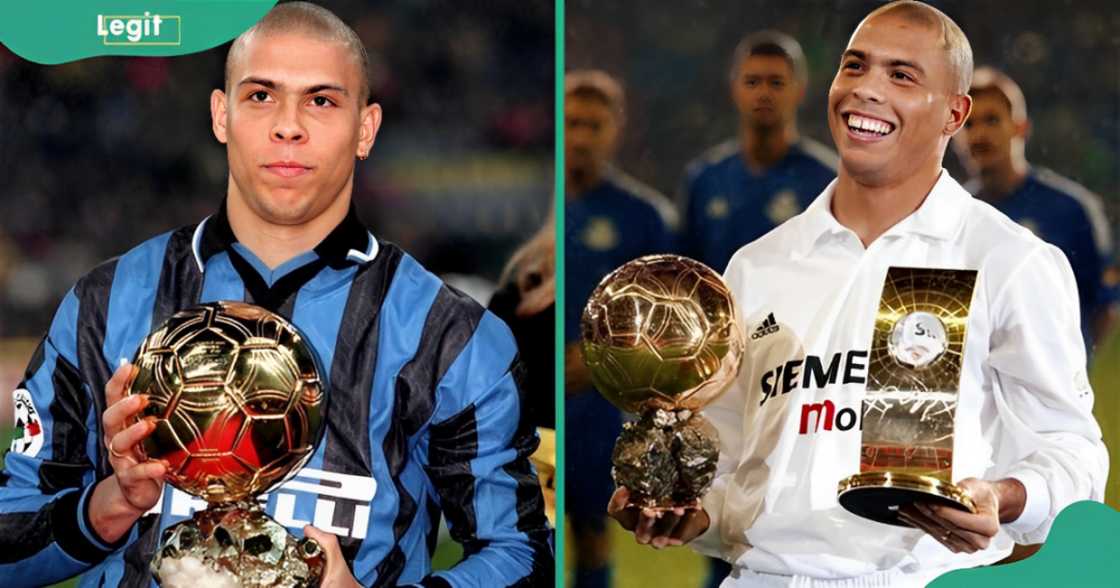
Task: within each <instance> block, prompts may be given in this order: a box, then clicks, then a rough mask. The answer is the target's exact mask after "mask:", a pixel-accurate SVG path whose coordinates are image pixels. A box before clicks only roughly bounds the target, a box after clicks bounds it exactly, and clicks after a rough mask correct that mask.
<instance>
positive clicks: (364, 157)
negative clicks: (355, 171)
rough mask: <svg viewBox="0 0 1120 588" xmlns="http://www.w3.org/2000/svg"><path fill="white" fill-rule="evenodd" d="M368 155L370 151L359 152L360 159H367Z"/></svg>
mask: <svg viewBox="0 0 1120 588" xmlns="http://www.w3.org/2000/svg"><path fill="white" fill-rule="evenodd" d="M368 157H369V153H359V154H358V159H360V160H362V161H365V160H366V158H368Z"/></svg>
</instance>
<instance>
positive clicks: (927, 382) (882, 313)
mask: <svg viewBox="0 0 1120 588" xmlns="http://www.w3.org/2000/svg"><path fill="white" fill-rule="evenodd" d="M975 286H976V271H975V270H953V269H931V268H907V267H891V268H889V269H888V270H887V277H886V280H885V283H884V284H883V293H882V296H881V298H880V301H879V312H878V314H877V315H876V319H875V333H874V336H873V339H872V343H871V355H870V358H869V362H868V378H867V392H866V394H865V396H864V400H863V444H862V448H861V453H860V471H859V473H858V474H855V475H852V476H849V477H847V478H845V479H843V480H841V481H840V485H839V489H838V493H839V495H838V499H839V501H840V505H841V506H843V507H844V508H845V509H847V510H848V511H850V512H852V513H854V514H857V515H859V516H861V517H864V518H868V519H871V520H873V521H878V522H880V523H886V524H890V525H896V526H903V527H907V526H910V525H909V524H908V523H906V522H904V521H903V520H902V519H899V518H898V511H899V509H900V508H902V507H903V506H906V505H909V504H912V503H914V502H930V503H936V504H942V505H946V506H951V507H953V508H957V509H960V510H966V511H970V512H975V507H974V506H973V504H972V500H971V499H970V498H969V497H968V494H967V493H965V492H964V491H963V490H962V489H961V488H960V487H958V486H957V485H956V484H954V483H953V429H954V418H955V415H956V410H957V393H958V391H959V390H960V380H961V367H962V364H963V361H964V343H965V334H966V332H967V328H968V314H969V308H970V307H971V305H972V294H973V290H974V289H975Z"/></svg>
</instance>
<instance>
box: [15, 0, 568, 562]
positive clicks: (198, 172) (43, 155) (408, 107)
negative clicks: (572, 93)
mask: <svg viewBox="0 0 1120 588" xmlns="http://www.w3.org/2000/svg"><path fill="white" fill-rule="evenodd" d="M316 3H317V4H320V5H322V6H325V7H326V8H329V9H331V10H332V11H334V12H335V13H336V14H337V15H338V16H339V17H340V18H342V19H343V20H344V21H345V22H347V23H348V24H350V25H351V26H352V27H353V28H354V29H355V30H356V31H357V32H358V34H359V36H360V37H361V38H362V40H363V42H364V43H365V45H366V47H367V49H368V50H369V51H370V57H371V59H372V61H373V66H374V79H373V96H374V98H375V100H377V101H378V102H379V103H380V104H381V106H382V108H383V109H384V123H383V125H382V127H381V131H380V133H379V135H378V138H377V143H376V144H375V146H374V150H373V152H372V154H371V157H370V158H369V160H367V161H365V162H360V163H359V165H358V168H357V171H356V178H355V186H354V201H355V203H356V205H357V208H358V211H359V214H360V216H361V217H362V219H363V220H364V221H365V222H366V223H367V224H368V225H369V226H370V228H371V229H372V231H373V232H374V234H375V235H377V236H378V237H379V238H381V239H388V240H390V241H393V242H395V243H397V244H399V245H401V246H402V247H403V248H404V249H405V250H406V251H408V252H409V253H411V254H412V255H413V256H414V257H416V258H417V259H418V260H419V261H420V262H421V263H423V264H424V265H425V266H426V267H428V268H429V269H431V270H432V271H434V272H436V273H438V274H440V275H442V276H444V277H445V278H447V279H449V281H451V282H452V283H454V284H456V285H457V286H459V287H460V288H462V289H464V290H465V291H467V292H468V293H470V294H472V295H473V296H475V297H476V298H477V299H479V300H480V301H481V302H482V303H483V304H485V303H486V302H488V300H489V298H490V294H491V293H492V291H493V288H494V286H495V285H496V284H495V283H496V281H497V279H498V276H499V273H500V272H501V269H502V267H503V266H504V264H505V262H506V260H507V259H508V258H509V256H510V254H511V253H512V252H513V250H514V249H515V248H516V246H517V245H519V244H520V243H521V242H522V241H524V240H525V239H526V238H527V237H528V236H530V235H531V234H532V233H534V232H535V231H536V229H537V228H538V227H539V226H541V224H542V223H543V222H545V219H546V218H547V214H548V212H549V210H550V206H551V202H552V199H551V195H552V177H553V170H552V161H553V159H552V153H553V139H554V134H553V110H552V108H553V72H554V69H553V56H554V49H553V47H554V36H553V35H554V26H553V24H554V18H553V13H554V7H553V3H552V1H551V0H532V1H524V0H491V1H489V2H486V3H485V5H479V4H475V3H463V2H455V1H453V0H417V1H410V2H387V1H386V2H361V1H357V0H350V1H331V0H325V1H323V0H316ZM227 49H228V44H227V45H223V46H221V47H218V48H215V49H212V50H209V51H205V52H202V53H197V54H193V55H188V56H182V57H175V58H167V59H164V58H120V57H116V58H96V59H86V60H82V61H79V62H75V63H70V64H65V65H58V66H51V67H47V66H41V65H38V64H33V63H30V62H27V61H24V60H22V59H20V58H18V57H16V56H15V55H13V54H12V53H11V52H10V51H8V50H7V49H5V48H4V47H3V46H2V45H0V129H2V133H3V135H2V137H0V178H3V181H2V183H0V389H3V390H4V392H3V393H0V398H2V399H3V400H0V423H2V424H0V451H2V450H3V449H7V447H8V436H9V433H10V424H11V410H10V406H9V405H10V401H11V399H10V395H9V394H8V391H10V390H12V389H14V388H15V386H16V385H17V383H18V382H19V381H20V379H21V378H22V374H23V370H24V368H25V365H26V363H27V361H28V359H29V358H30V356H31V353H32V351H33V349H34V347H35V345H36V344H37V343H38V340H39V338H40V337H41V336H42V333H44V332H45V330H46V329H47V327H48V325H49V322H50V320H51V317H52V315H53V313H54V309H55V307H56V305H57V304H58V303H59V301H60V300H61V299H62V297H63V295H64V294H65V293H66V291H67V289H69V288H70V287H71V286H72V285H73V284H74V282H75V281H76V280H77V279H78V278H79V277H80V276H81V275H83V274H84V273H85V272H86V271H88V270H90V269H92V268H93V267H94V266H95V265H96V264H97V263H98V262H100V261H101V260H104V259H107V258H109V257H112V256H115V255H118V254H120V253H123V252H124V251H126V250H128V249H129V248H131V247H132V246H134V245H136V244H138V243H140V242H141V241H143V240H145V239H147V238H149V237H151V236H154V235H156V234H158V233H162V232H164V231H167V230H170V229H172V228H175V227H177V226H181V225H184V224H189V223H194V222H197V221H199V220H200V219H202V218H203V217H204V216H206V215H209V214H211V213H213V211H214V210H215V209H216V208H217V206H218V205H219V203H220V202H221V198H222V197H223V195H224V193H225V185H226V177H227V167H226V156H225V149H224V147H223V146H222V145H221V144H219V143H218V142H217V141H216V140H215V139H214V137H213V135H212V134H211V130H210V114H209V95H210V91H211V89H213V88H216V87H221V85H222V75H223V64H224V61H225V54H226V50H227ZM540 393H543V394H547V395H549V397H550V398H551V397H552V393H553V392H552V390H551V389H550V390H544V391H540ZM449 543H450V542H449ZM457 547H458V546H457V545H455V544H454V543H450V544H449V545H447V546H446V547H445V548H443V549H441V551H440V553H439V554H438V561H437V565H440V566H444V567H446V566H447V565H449V564H452V563H454V562H455V561H458V556H459V552H458V550H457Z"/></svg>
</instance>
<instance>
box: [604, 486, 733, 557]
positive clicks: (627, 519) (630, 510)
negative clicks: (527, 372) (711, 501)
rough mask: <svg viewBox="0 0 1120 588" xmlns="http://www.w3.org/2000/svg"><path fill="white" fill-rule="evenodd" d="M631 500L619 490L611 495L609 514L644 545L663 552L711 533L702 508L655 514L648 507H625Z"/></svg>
mask: <svg viewBox="0 0 1120 588" xmlns="http://www.w3.org/2000/svg"><path fill="white" fill-rule="evenodd" d="M629 501H630V491H629V490H627V489H626V488H623V487H620V488H619V489H618V490H615V491H614V495H613V496H611V502H610V504H609V505H607V514H608V515H610V516H611V518H613V519H614V520H616V521H618V523H619V524H620V525H622V528H623V529H626V530H627V531H632V532H633V533H634V538H635V539H637V541H638V543H641V544H642V545H651V546H653V548H654V549H661V548H662V547H668V546H673V545H684V544H685V543H688V542H689V541H692V540H693V539H695V538H697V537H699V536H700V535H701V534H703V533H704V531H707V530H708V525H710V524H711V519H709V518H708V512H707V511H705V510H704V508H703V507H697V508H695V509H685V508H683V507H677V508H674V509H673V510H666V511H656V510H652V509H649V508H638V507H636V506H629V507H628V506H626V503H628V502H629Z"/></svg>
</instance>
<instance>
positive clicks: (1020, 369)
mask: <svg viewBox="0 0 1120 588" xmlns="http://www.w3.org/2000/svg"><path fill="white" fill-rule="evenodd" d="M998 288H999V289H998V290H997V291H996V293H995V295H994V296H993V298H992V302H991V308H992V316H993V321H994V327H993V330H992V335H991V343H990V345H991V349H990V352H989V358H988V361H989V364H990V367H991V368H992V370H993V371H994V375H995V378H996V380H997V381H998V384H999V385H998V386H995V387H993V391H994V393H995V404H996V407H997V410H998V412H999V418H1000V423H1001V425H1002V426H1001V427H1000V429H999V430H1000V438H999V439H998V440H997V443H996V444H995V446H996V448H997V454H996V464H995V469H996V471H995V474H996V477H1001V478H1002V477H1012V478H1016V479H1018V480H1019V481H1021V482H1022V483H1023V485H1024V486H1025V487H1026V490H1027V499H1026V505H1025V508H1024V510H1023V513H1022V514H1021V515H1020V516H1019V518H1018V519H1017V520H1015V521H1013V522H1012V523H1010V524H1006V525H1004V528H1005V529H1006V530H1007V531H1008V532H1009V534H1010V535H1011V537H1012V538H1013V539H1014V540H1015V541H1016V542H1019V543H1040V542H1042V541H1043V540H1045V539H1046V536H1047V534H1048V533H1049V531H1050V526H1051V524H1052V523H1053V521H1054V518H1055V517H1056V516H1057V515H1058V513H1059V512H1060V511H1061V510H1062V509H1063V508H1065V507H1066V506H1068V505H1070V504H1071V503H1073V502H1076V501H1079V500H1097V501H1101V500H1103V498H1104V484H1105V479H1106V478H1107V476H1108V452H1107V450H1106V449H1105V446H1104V443H1103V441H1102V440H1101V430H1100V427H1099V426H1098V424H1097V421H1096V419H1095V418H1094V417H1093V412H1092V411H1093V390H1092V388H1091V387H1090V385H1089V380H1088V377H1087V375H1086V359H1085V347H1084V343H1083V341H1082V337H1081V333H1080V327H1079V325H1080V312H1079V308H1078V306H1079V305H1078V296H1077V287H1076V282H1075V279H1074V275H1073V271H1072V270H1071V269H1070V265H1069V263H1068V262H1067V261H1066V258H1065V256H1064V255H1063V254H1062V252H1061V251H1059V250H1058V249H1057V248H1056V247H1053V246H1052V245H1040V246H1039V247H1038V248H1037V249H1035V250H1034V251H1033V252H1030V253H1028V254H1027V255H1025V256H1023V258H1022V261H1021V262H1020V264H1019V265H1018V267H1016V268H1015V269H1013V270H1012V273H1011V274H1010V276H1008V278H1007V279H1006V280H1003V283H1002V284H1001V285H1000V286H998Z"/></svg>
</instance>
